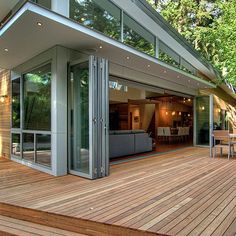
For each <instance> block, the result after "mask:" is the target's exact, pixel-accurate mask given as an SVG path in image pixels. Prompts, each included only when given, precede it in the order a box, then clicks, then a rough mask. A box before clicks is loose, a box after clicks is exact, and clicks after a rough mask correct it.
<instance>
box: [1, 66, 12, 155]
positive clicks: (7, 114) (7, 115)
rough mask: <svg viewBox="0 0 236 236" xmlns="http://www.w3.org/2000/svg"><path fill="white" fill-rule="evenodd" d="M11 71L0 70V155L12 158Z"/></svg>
mask: <svg viewBox="0 0 236 236" xmlns="http://www.w3.org/2000/svg"><path fill="white" fill-rule="evenodd" d="M10 91H11V83H10V71H8V70H2V71H0V157H5V158H10V140H11V136H10V128H11V122H10V121H11V99H10V98H11V97H10V94H11V92H10Z"/></svg>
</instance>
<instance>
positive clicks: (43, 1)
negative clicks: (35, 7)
mask: <svg viewBox="0 0 236 236" xmlns="http://www.w3.org/2000/svg"><path fill="white" fill-rule="evenodd" d="M32 1H33V2H35V3H37V4H39V5H41V6H43V7H46V8H48V9H51V0H32Z"/></svg>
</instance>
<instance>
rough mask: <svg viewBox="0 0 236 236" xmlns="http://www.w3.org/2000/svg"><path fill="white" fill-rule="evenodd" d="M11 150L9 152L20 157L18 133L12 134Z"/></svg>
mask: <svg viewBox="0 0 236 236" xmlns="http://www.w3.org/2000/svg"><path fill="white" fill-rule="evenodd" d="M11 138H12V146H11V147H12V151H11V154H12V155H14V156H17V157H20V149H21V147H20V146H21V144H20V134H12V135H11Z"/></svg>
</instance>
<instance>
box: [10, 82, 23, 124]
mask: <svg viewBox="0 0 236 236" xmlns="http://www.w3.org/2000/svg"><path fill="white" fill-rule="evenodd" d="M20 90H21V89H20V78H17V79H15V80H13V81H12V128H20V122H21V120H20V109H21V107H20V98H21V91H20Z"/></svg>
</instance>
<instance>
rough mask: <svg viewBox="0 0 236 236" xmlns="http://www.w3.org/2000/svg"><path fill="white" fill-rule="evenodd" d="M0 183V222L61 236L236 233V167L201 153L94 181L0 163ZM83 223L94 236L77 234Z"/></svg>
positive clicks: (144, 163) (184, 152)
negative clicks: (53, 230)
mask: <svg viewBox="0 0 236 236" xmlns="http://www.w3.org/2000/svg"><path fill="white" fill-rule="evenodd" d="M0 179H1V185H0V202H1V203H2V204H0V214H2V215H5V216H7V217H9V216H11V217H15V218H18V219H20V220H29V221H31V222H34V223H41V224H44V225H47V226H50V227H52V226H55V227H57V228H61V229H63V230H71V231H73V232H77V233H84V234H87V235H148V232H150V235H155V234H157V233H158V234H159V235H162V234H163V235H194V236H195V235H215V236H220V235H235V233H236V160H234V159H231V160H229V161H228V160H227V158H226V157H223V158H220V157H218V158H215V159H213V158H209V150H208V149H205V148H185V149H181V150H177V151H175V152H170V153H166V154H162V155H158V156H153V157H149V158H145V159H141V160H135V161H130V162H128V163H123V164H118V165H113V166H112V167H111V175H110V176H109V177H106V178H103V179H98V180H86V179H83V178H79V177H76V176H72V175H68V176H64V177H52V176H49V175H47V174H44V173H41V172H38V171H36V170H32V169H30V168H28V167H25V166H21V165H19V164H17V163H13V162H10V161H7V160H3V159H2V160H1V161H0ZM8 204H9V205H8ZM29 209H31V210H29ZM27 211H28V213H29V214H28V213H27ZM13 214H14V215H13ZM28 215H30V216H28ZM68 217H69V218H68ZM53 219H54V221H53ZM70 219H71V221H70ZM0 220H1V218H0ZM76 220H77V221H76ZM79 220H80V221H79ZM63 222H66V223H65V224H63ZM69 222H70V223H69ZM88 222H89V223H91V224H92V228H93V230H91V229H90V230H87V231H86V230H84V229H83V227H82V229H81V227H80V223H81V224H82V225H83V224H87V223H88ZM109 226H111V227H113V228H112V229H109V228H108V227H109ZM95 228H98V231H96V229H95ZM77 229H78V230H77ZM109 230H110V231H109ZM128 230H131V231H128ZM132 230H133V231H132ZM95 231H96V232H95ZM144 231H146V233H144V234H142V232H144ZM98 232H99V233H98Z"/></svg>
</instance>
